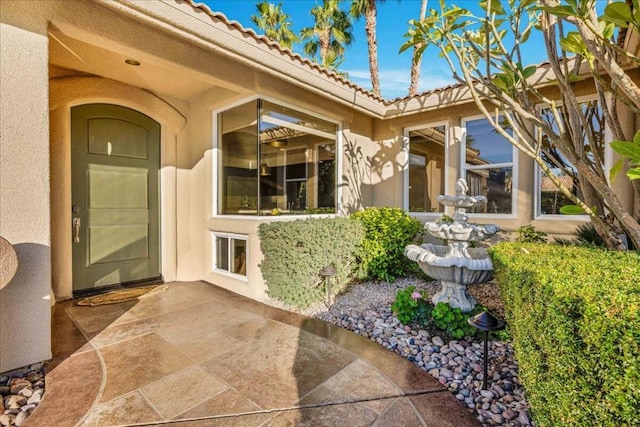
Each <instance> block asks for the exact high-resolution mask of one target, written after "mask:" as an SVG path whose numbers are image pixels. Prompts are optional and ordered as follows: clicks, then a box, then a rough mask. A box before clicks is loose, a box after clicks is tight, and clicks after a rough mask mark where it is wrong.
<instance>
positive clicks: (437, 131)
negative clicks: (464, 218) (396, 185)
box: [409, 126, 446, 212]
mask: <svg viewBox="0 0 640 427" xmlns="http://www.w3.org/2000/svg"><path fill="white" fill-rule="evenodd" d="M445 130H446V129H445V126H435V127H426V128H424V129H418V130H412V131H410V132H409V212H444V206H442V205H441V204H440V203H439V202H438V199H437V197H438V196H439V195H440V194H445V188H444V170H445V167H444V153H445V145H446V144H445V138H446V134H445Z"/></svg>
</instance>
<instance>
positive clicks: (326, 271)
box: [320, 265, 338, 308]
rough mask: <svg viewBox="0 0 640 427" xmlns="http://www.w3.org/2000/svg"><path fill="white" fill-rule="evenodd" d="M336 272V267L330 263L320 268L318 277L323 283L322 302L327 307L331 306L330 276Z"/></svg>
mask: <svg viewBox="0 0 640 427" xmlns="http://www.w3.org/2000/svg"><path fill="white" fill-rule="evenodd" d="M336 274H338V272H337V271H336V269H335V268H334V267H333V266H332V265H327V266H326V267H324V268H323V269H322V270H320V277H322V282H323V283H324V295H325V301H324V304H325V305H326V306H327V308H329V307H331V303H332V301H331V299H332V298H331V278H332V277H333V276H335V275H336Z"/></svg>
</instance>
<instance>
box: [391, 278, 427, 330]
mask: <svg viewBox="0 0 640 427" xmlns="http://www.w3.org/2000/svg"><path fill="white" fill-rule="evenodd" d="M432 308H433V307H432V306H431V304H429V302H428V300H427V294H426V293H425V292H424V291H416V287H415V286H409V287H407V288H406V289H401V290H399V291H398V292H397V293H396V299H395V301H394V302H393V304H391V311H393V313H394V314H395V315H396V317H397V318H398V320H399V321H400V322H402V323H403V324H405V325H406V324H409V323H412V322H415V323H418V324H421V325H424V324H428V323H429V321H430V320H431V309H432Z"/></svg>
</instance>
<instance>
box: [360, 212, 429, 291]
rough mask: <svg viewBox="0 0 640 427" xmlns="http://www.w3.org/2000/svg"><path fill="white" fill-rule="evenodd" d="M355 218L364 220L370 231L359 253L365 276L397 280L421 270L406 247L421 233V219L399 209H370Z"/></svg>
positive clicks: (362, 273) (366, 230) (366, 227)
mask: <svg viewBox="0 0 640 427" xmlns="http://www.w3.org/2000/svg"><path fill="white" fill-rule="evenodd" d="M351 218H353V219H355V220H357V221H359V222H360V223H362V225H363V226H364V229H365V233H366V237H365V239H364V241H363V243H362V248H361V253H360V256H359V258H360V261H361V263H362V265H361V275H362V276H364V277H369V278H372V279H381V280H387V281H393V280H394V279H395V278H396V277H401V276H405V275H407V273H409V272H418V271H419V268H418V264H417V263H415V262H413V261H410V260H409V259H408V258H407V257H406V256H405V255H404V249H405V248H406V247H407V246H408V245H410V244H411V243H414V242H415V240H416V238H417V237H418V236H420V235H421V234H420V233H421V231H422V224H421V223H420V221H418V220H417V219H414V218H411V217H410V216H409V215H407V213H406V212H405V211H403V210H402V209H399V208H368V209H365V210H364V211H360V212H355V213H353V214H352V215H351Z"/></svg>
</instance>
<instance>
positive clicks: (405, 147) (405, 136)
mask: <svg viewBox="0 0 640 427" xmlns="http://www.w3.org/2000/svg"><path fill="white" fill-rule="evenodd" d="M438 126H444V165H445V171H444V188H445V189H447V188H449V174H448V173H447V170H448V167H449V151H450V150H449V149H450V148H451V147H450V144H449V142H450V141H451V139H450V129H451V124H450V122H449V121H448V120H440V121H436V122H428V123H425V124H420V125H414V126H407V127H405V128H404V129H403V133H402V152H403V155H404V164H405V166H404V175H403V177H402V190H403V191H402V197H403V203H402V209H403V210H404V211H405V212H407V214H409V215H411V216H414V217H417V218H439V217H440V216H442V214H443V213H442V212H410V211H409V172H410V171H409V166H410V165H409V161H410V156H411V152H410V147H409V144H410V142H411V141H410V137H409V133H410V132H411V131H415V130H420V129H425V128H435V127H438ZM436 196H439V194H437V195H436Z"/></svg>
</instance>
